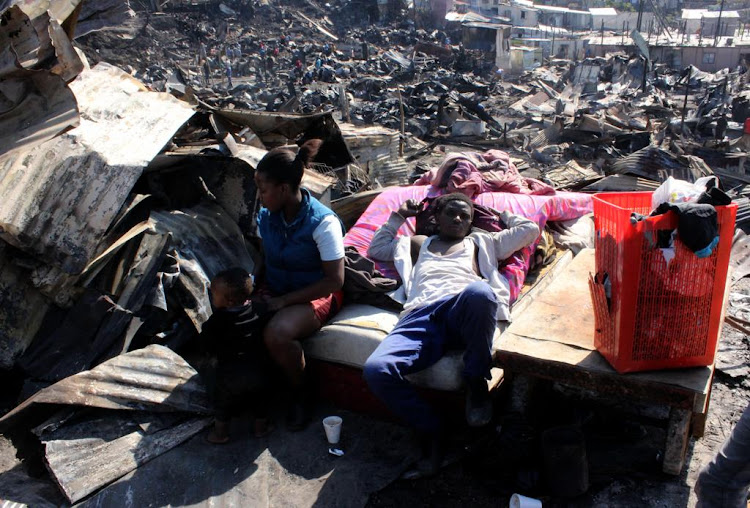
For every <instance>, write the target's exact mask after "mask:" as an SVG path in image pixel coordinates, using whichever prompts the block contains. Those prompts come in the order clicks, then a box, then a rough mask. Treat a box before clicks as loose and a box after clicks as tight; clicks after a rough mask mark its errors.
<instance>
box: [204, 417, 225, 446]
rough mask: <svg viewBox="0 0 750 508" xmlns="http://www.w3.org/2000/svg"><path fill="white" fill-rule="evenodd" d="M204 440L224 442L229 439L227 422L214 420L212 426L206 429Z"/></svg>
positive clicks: (215, 442)
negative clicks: (206, 433)
mask: <svg viewBox="0 0 750 508" xmlns="http://www.w3.org/2000/svg"><path fill="white" fill-rule="evenodd" d="M206 441H208V442H209V443H211V444H224V443H227V442H228V441H229V422H224V421H221V420H216V421H214V426H213V427H212V428H211V430H209V431H208V435H207V436H206Z"/></svg>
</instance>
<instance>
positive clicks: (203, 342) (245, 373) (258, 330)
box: [199, 302, 273, 420]
mask: <svg viewBox="0 0 750 508" xmlns="http://www.w3.org/2000/svg"><path fill="white" fill-rule="evenodd" d="M270 317H271V313H269V312H268V311H267V308H266V306H265V304H263V303H262V302H253V303H249V304H247V305H243V306H240V307H234V308H229V309H217V310H215V311H214V313H213V314H212V315H211V317H210V318H209V319H208V321H206V322H205V323H204V324H203V330H202V331H201V334H200V337H199V342H200V346H201V349H202V350H203V351H204V352H205V353H206V354H208V355H209V356H211V357H213V362H212V363H211V365H210V366H209V367H207V368H205V369H202V371H201V376H202V377H203V378H204V380H205V382H206V385H207V386H208V390H209V393H210V394H211V396H212V400H213V403H214V405H215V407H216V415H217V417H218V418H219V419H222V420H227V419H228V418H230V417H232V416H236V415H237V414H239V413H241V412H242V411H243V410H245V409H250V410H251V411H253V413H255V415H256V416H258V417H264V416H266V413H267V408H268V401H269V392H270V391H271V388H272V384H273V383H272V377H273V362H272V361H271V358H270V356H269V354H268V350H267V349H266V346H265V344H264V343H263V327H264V326H265V325H266V323H267V322H268V320H269V319H270Z"/></svg>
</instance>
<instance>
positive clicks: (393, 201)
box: [344, 185, 593, 303]
mask: <svg viewBox="0 0 750 508" xmlns="http://www.w3.org/2000/svg"><path fill="white" fill-rule="evenodd" d="M440 194H442V192H441V191H440V189H436V188H435V187H432V186H426V185H422V186H411V187H395V188H390V189H387V190H385V191H383V193H381V194H380V195H379V196H378V197H377V198H375V200H374V201H373V202H372V203H370V206H368V207H367V210H365V212H364V213H363V214H362V216H361V217H360V218H359V220H357V223H356V224H355V225H354V226H352V228H351V229H350V230H349V232H348V233H347V234H346V237H345V238H344V245H346V246H352V247H354V248H356V249H357V251H358V252H359V253H360V254H362V255H363V256H366V255H367V247H368V246H369V245H370V241H371V240H372V237H373V235H374V234H375V231H377V229H378V228H379V227H380V226H381V225H382V224H383V223H385V222H386V221H387V220H388V217H389V216H390V214H391V212H392V211H395V210H398V208H399V206H401V203H403V202H404V201H406V200H407V199H416V200H417V201H421V200H422V199H424V198H425V197H427V196H439V195H440ZM474 201H476V202H477V203H481V204H483V205H485V206H489V207H492V208H495V209H496V210H509V211H510V212H511V213H514V214H516V215H521V216H524V217H527V218H529V219H532V220H534V221H535V222H536V223H537V224H539V227H540V228H544V226H545V224H547V222H548V221H562V220H570V219H576V218H578V217H582V216H583V215H586V214H587V213H591V211H592V210H593V205H592V200H591V195H589V194H582V193H577V192H557V193H556V194H554V195H551V196H532V195H528V194H511V193H507V192H487V193H483V194H480V195H479V196H477V197H476V199H475V200H474ZM413 234H414V219H409V220H408V221H407V222H406V223H405V224H404V225H403V226H402V227H401V229H399V235H413ZM536 245H537V242H534V244H532V245H530V246H528V247H526V248H524V249H522V250H520V251H518V252H517V253H516V254H515V255H513V256H512V257H510V258H509V259H508V260H506V261H505V262H504V263H503V264H502V266H501V267H500V273H501V274H503V276H504V277H505V278H506V279H508V282H509V283H510V294H511V303H512V302H513V301H515V299H516V298H517V297H518V294H519V293H520V291H521V288H522V287H523V283H524V280H526V272H527V271H528V269H529V262H530V260H531V256H532V255H533V253H534V250H535V249H536ZM376 266H377V268H378V269H379V270H380V271H381V272H383V274H384V275H386V276H388V277H392V278H397V277H398V275H397V273H396V270H395V269H394V268H393V266H391V265H389V264H387V263H376Z"/></svg>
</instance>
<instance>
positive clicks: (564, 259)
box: [510, 250, 573, 320]
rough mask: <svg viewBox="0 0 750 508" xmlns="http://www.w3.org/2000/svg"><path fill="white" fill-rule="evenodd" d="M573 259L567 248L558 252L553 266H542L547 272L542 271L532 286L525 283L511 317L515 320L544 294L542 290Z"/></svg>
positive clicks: (511, 311)
mask: <svg viewBox="0 0 750 508" xmlns="http://www.w3.org/2000/svg"><path fill="white" fill-rule="evenodd" d="M572 260H573V253H572V252H571V251H569V250H566V251H565V252H563V253H562V254H558V256H557V258H556V259H555V261H554V263H553V264H552V266H549V267H544V268H542V270H541V271H542V272H545V271H546V273H540V277H538V278H537V280H536V282H535V283H534V284H533V285H532V286H531V287H530V288H528V289H527V286H526V284H524V287H523V288H522V289H521V295H520V296H519V297H518V300H516V302H515V303H514V304H513V306H512V307H511V309H510V317H511V319H513V320H515V319H517V318H518V317H520V316H521V315H522V312H523V311H524V310H525V309H526V308H527V307H528V306H529V305H531V304H532V303H533V302H534V300H536V298H537V296H539V295H540V294H542V292H543V291H544V290H545V289H546V288H548V287H549V285H550V284H552V281H553V280H555V277H557V276H558V275H559V274H560V273H562V271H563V269H564V268H565V267H566V266H568V264H569V263H570V262H571V261H572ZM527 280H528V279H527Z"/></svg>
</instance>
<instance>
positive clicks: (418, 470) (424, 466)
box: [401, 435, 445, 480]
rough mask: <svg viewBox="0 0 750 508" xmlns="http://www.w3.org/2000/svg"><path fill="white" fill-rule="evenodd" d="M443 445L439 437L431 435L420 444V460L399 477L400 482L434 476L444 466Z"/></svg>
mask: <svg viewBox="0 0 750 508" xmlns="http://www.w3.org/2000/svg"><path fill="white" fill-rule="evenodd" d="M444 460H445V443H444V442H443V438H442V436H440V435H431V436H429V437H427V438H426V440H425V442H423V443H422V458H421V459H419V460H418V461H417V462H415V463H414V464H413V465H412V466H411V467H410V468H409V469H408V470H407V471H406V472H404V473H403V474H402V475H401V479H402V480H419V479H422V478H430V477H431V476H435V475H436V474H437V473H438V472H439V471H440V469H441V468H442V467H443V466H444V465H445V464H444Z"/></svg>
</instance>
